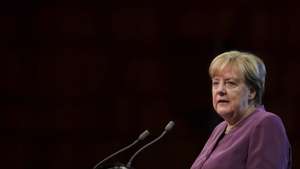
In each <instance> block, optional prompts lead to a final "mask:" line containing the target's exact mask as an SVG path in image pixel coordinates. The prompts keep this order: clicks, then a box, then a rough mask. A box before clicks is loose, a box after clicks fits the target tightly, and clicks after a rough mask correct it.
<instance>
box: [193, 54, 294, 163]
mask: <svg viewBox="0 0 300 169" xmlns="http://www.w3.org/2000/svg"><path fill="white" fill-rule="evenodd" d="M209 75H210V77H211V79H212V101H213V107H214V109H215V111H216V112H217V113H218V114H219V115H220V116H221V117H222V118H223V119H224V121H223V122H221V123H220V124H219V125H217V126H216V128H215V129H214V130H213V132H212V134H211V135H210V137H209V139H208V141H207V142H206V144H205V146H204V148H203V149H202V151H201V153H200V154H199V156H198V157H197V159H196V160H195V162H194V163H193V165H192V167H191V169H289V168H291V151H290V144H289V141H288V138H287V135H286V131H285V128H284V126H283V123H282V121H281V119H280V118H279V117H278V116H276V115H275V114H273V113H270V112H267V111H266V110H265V108H264V106H263V105H262V95H263V92H264V86H265V76H266V69H265V65H264V63H263V61H262V60H261V59H260V58H258V57H257V56H255V55H253V54H250V53H245V52H239V51H230V52H225V53H223V54H220V55H218V56H217V57H216V58H215V59H214V60H213V61H212V62H211V64H210V67H209Z"/></svg>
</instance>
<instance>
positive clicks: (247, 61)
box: [209, 51, 266, 104]
mask: <svg viewBox="0 0 300 169" xmlns="http://www.w3.org/2000/svg"><path fill="white" fill-rule="evenodd" d="M227 66H230V67H235V68H237V70H238V71H240V72H241V74H242V76H243V77H244V80H245V82H246V84H247V85H248V86H249V87H253V88H254V90H255V91H256V95H255V98H254V102H255V103H256V104H262V96H263V93H264V90H265V78H266V67H265V64H264V62H263V61H262V60H261V59H260V58H259V57H257V56H255V55H254V54H251V53H248V52H240V51H229V52H224V53H222V54H220V55H218V56H216V57H215V58H214V59H213V61H212V62H211V63H210V66H209V75H210V77H211V78H213V77H214V76H215V74H216V73H217V72H219V71H222V70H223V69H224V68H225V67H227Z"/></svg>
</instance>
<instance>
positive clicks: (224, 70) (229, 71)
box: [212, 65, 243, 78]
mask: <svg viewBox="0 0 300 169" xmlns="http://www.w3.org/2000/svg"><path fill="white" fill-rule="evenodd" d="M221 76H222V77H223V76H225V77H228V78H229V77H232V78H242V77H243V76H242V72H241V71H240V69H238V67H237V66H235V65H226V66H222V67H218V68H216V69H215V70H214V72H213V76H212V78H215V77H221Z"/></svg>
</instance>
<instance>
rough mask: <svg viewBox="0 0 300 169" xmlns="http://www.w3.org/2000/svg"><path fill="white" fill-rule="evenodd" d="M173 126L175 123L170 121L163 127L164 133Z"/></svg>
mask: <svg viewBox="0 0 300 169" xmlns="http://www.w3.org/2000/svg"><path fill="white" fill-rule="evenodd" d="M174 125H175V122H174V121H170V122H169V123H168V124H167V125H166V127H165V131H170V130H171V129H172V128H173V127H174Z"/></svg>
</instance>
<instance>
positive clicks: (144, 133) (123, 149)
mask: <svg viewBox="0 0 300 169" xmlns="http://www.w3.org/2000/svg"><path fill="white" fill-rule="evenodd" d="M149 134H150V132H149V131H148V130H145V131H144V132H143V133H141V134H140V135H139V137H138V138H137V139H136V140H135V141H134V142H133V143H131V144H130V145H128V146H126V147H124V148H122V149H121V150H119V151H117V152H115V153H113V154H111V155H109V156H108V157H106V158H105V159H103V160H102V161H100V162H99V163H97V164H96V165H95V166H94V167H93V169H97V168H98V167H99V166H100V165H101V164H103V163H104V162H105V161H107V160H109V159H110V158H112V157H113V156H115V155H117V154H119V153H121V152H123V151H125V150H127V149H129V148H130V147H132V146H133V145H135V144H136V143H137V142H139V141H141V140H144V139H145V138H146V137H147V136H148V135H149Z"/></svg>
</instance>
